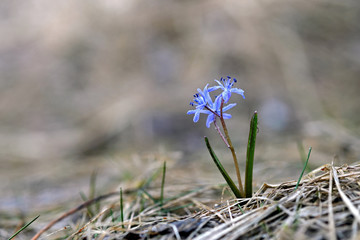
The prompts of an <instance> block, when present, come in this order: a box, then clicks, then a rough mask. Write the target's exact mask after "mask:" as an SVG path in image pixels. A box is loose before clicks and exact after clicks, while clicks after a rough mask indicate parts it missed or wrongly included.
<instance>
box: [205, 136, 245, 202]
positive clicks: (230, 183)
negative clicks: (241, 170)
mask: <svg viewBox="0 0 360 240" xmlns="http://www.w3.org/2000/svg"><path fill="white" fill-rule="evenodd" d="M205 143H206V147H207V149H208V150H209V153H210V156H211V158H212V159H213V160H214V163H215V165H216V166H217V168H218V169H219V171H220V173H221V174H222V175H223V177H224V178H225V181H226V182H227V184H228V185H229V187H230V189H231V191H232V192H233V193H234V195H235V196H236V197H237V198H241V197H242V196H241V193H240V191H239V189H238V188H237V187H236V185H235V184H234V182H233V180H232V179H231V177H230V176H229V174H228V173H227V172H226V170H225V169H224V167H223V166H222V164H221V162H220V161H219V159H218V158H217V156H216V155H215V152H214V151H213V149H212V148H211V146H210V143H209V139H208V138H207V137H205Z"/></svg>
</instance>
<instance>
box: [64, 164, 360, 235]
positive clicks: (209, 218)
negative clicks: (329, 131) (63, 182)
mask: <svg viewBox="0 0 360 240" xmlns="http://www.w3.org/2000/svg"><path fill="white" fill-rule="evenodd" d="M295 185H296V181H292V182H285V183H282V184H279V185H269V184H266V183H265V184H263V185H262V186H261V188H260V189H259V190H258V191H257V192H256V193H255V194H254V196H253V197H252V198H251V199H233V200H227V201H223V202H222V203H221V204H219V205H215V206H214V207H208V205H209V204H210V205H212V203H211V201H210V200H209V199H213V198H214V195H217V196H219V195H220V194H221V187H219V186H217V187H215V186H213V187H200V188H198V189H196V190H193V191H187V192H186V188H188V186H171V187H169V188H168V189H166V192H167V194H171V193H173V194H174V193H175V192H177V193H179V192H181V191H182V192H186V193H185V194H183V195H182V196H175V197H174V198H173V199H172V200H168V201H166V202H165V203H164V205H163V206H160V205H159V203H153V204H150V205H149V204H148V205H146V204H145V205H144V204H143V203H142V201H144V199H143V198H141V197H140V194H137V195H135V196H134V195H131V194H130V192H128V193H129V194H127V202H126V206H125V208H124V211H125V215H126V218H125V219H126V220H125V221H124V222H123V223H121V222H119V221H114V218H117V217H118V215H119V213H118V211H116V212H115V209H116V208H117V209H118V208H119V203H118V199H117V200H116V201H114V200H113V201H112V202H111V201H110V202H109V204H108V205H107V207H105V208H104V209H103V210H102V211H100V213H98V214H97V215H96V216H94V217H93V218H92V219H91V220H90V221H89V222H87V223H86V224H83V225H78V226H77V227H75V226H73V229H75V228H76V229H77V230H76V231H73V232H72V234H71V235H70V237H69V239H107V240H109V239H196V240H216V239H295V237H296V239H357V238H358V237H360V235H359V234H358V224H359V223H360V214H359V208H360V197H359V196H360V164H356V165H352V166H347V165H344V166H341V167H334V166H333V165H330V164H328V165H324V166H322V167H321V168H318V169H316V170H314V171H313V172H311V173H309V174H308V175H307V176H306V177H305V178H304V180H303V181H302V182H301V183H300V185H299V188H298V189H297V190H294V189H295ZM150 194H151V192H150ZM130 195H131V196H130ZM129 198H131V201H130V199H129ZM110 209H113V210H112V211H113V213H112V214H109V211H110ZM195 209H197V210H198V212H194V211H195ZM199 209H200V210H199Z"/></svg>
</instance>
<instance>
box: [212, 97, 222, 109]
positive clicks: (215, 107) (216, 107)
mask: <svg viewBox="0 0 360 240" xmlns="http://www.w3.org/2000/svg"><path fill="white" fill-rule="evenodd" d="M220 107H221V95H219V96H217V97H216V99H215V104H214V109H213V110H214V111H215V112H217V111H220Z"/></svg>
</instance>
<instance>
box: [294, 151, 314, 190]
mask: <svg viewBox="0 0 360 240" xmlns="http://www.w3.org/2000/svg"><path fill="white" fill-rule="evenodd" d="M311 149H312V148H311V147H310V148H309V153H308V155H307V159H306V162H305V165H304V168H303V170H302V172H301V174H300V177H299V180H298V181H297V183H296V187H295V190H296V189H297V188H298V187H299V183H300V180H301V178H302V176H303V175H304V172H305V169H306V166H307V164H308V162H309V158H310V153H311Z"/></svg>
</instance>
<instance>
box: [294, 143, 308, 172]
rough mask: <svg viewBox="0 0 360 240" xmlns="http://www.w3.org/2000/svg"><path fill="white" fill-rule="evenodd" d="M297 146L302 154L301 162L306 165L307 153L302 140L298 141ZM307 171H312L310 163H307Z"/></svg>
mask: <svg viewBox="0 0 360 240" xmlns="http://www.w3.org/2000/svg"><path fill="white" fill-rule="evenodd" d="M297 147H298V151H299V154H300V158H301V162H302V164H303V165H304V164H305V163H306V153H305V149H304V145H303V143H302V141H300V140H299V141H297ZM306 171H307V172H311V168H310V166H309V165H308V164H306Z"/></svg>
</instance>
